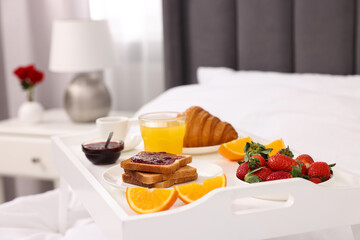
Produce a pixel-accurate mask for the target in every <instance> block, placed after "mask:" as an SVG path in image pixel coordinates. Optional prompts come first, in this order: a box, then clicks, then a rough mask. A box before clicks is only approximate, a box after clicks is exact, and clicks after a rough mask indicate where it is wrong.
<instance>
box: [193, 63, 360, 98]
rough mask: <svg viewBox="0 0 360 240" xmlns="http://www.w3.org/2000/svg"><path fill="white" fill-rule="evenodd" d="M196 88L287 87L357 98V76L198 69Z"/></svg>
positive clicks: (359, 80)
mask: <svg viewBox="0 0 360 240" xmlns="http://www.w3.org/2000/svg"><path fill="white" fill-rule="evenodd" d="M197 77H198V82H199V84H200V85H221V86H234V87H241V88H242V89H245V88H246V87H247V86H254V85H257V86H258V87H259V88H260V87H263V88H266V87H269V86H271V87H274V86H279V87H289V88H292V89H294V88H297V89H301V90H307V91H316V92H319V93H324V94H334V95H342V96H348V97H354V98H360V75H330V74H312V73H280V72H262V71H235V70H233V69H230V68H225V67H199V68H198V70H197Z"/></svg>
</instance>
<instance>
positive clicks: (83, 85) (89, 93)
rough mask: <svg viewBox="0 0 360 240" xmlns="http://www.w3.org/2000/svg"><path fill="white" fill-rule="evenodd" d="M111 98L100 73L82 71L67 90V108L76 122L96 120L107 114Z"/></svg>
mask: <svg viewBox="0 0 360 240" xmlns="http://www.w3.org/2000/svg"><path fill="white" fill-rule="evenodd" d="M110 105H111V99H110V94H109V91H108V89H107V88H106V86H105V84H104V81H103V80H102V78H101V75H100V73H80V74H78V75H76V76H75V77H74V79H73V80H72V81H71V83H70V84H69V86H68V87H67V89H66V92H65V110H66V112H67V113H68V115H69V116H70V118H71V119H72V120H73V121H74V122H94V121H95V120H96V119H97V118H99V117H104V116H107V115H108V113H109V111H110Z"/></svg>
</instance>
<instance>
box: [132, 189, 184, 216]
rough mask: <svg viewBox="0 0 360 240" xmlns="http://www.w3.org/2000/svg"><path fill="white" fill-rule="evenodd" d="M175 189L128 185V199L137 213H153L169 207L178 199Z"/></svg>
mask: <svg viewBox="0 0 360 240" xmlns="http://www.w3.org/2000/svg"><path fill="white" fill-rule="evenodd" d="M177 197H178V193H177V192H176V191H175V189H161V188H152V189H149V188H143V187H127V188H126V200H127V202H128V204H129V206H130V208H131V209H132V210H134V211H135V212H137V213H141V214H144V213H153V212H159V211H164V210H167V209H169V208H170V207H171V206H172V205H173V204H174V203H175V201H176V199H177Z"/></svg>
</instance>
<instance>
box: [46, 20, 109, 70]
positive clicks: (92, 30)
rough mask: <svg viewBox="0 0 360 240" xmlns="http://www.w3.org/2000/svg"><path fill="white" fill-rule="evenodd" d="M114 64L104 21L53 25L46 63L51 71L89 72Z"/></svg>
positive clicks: (79, 21)
mask: <svg viewBox="0 0 360 240" xmlns="http://www.w3.org/2000/svg"><path fill="white" fill-rule="evenodd" d="M114 63H115V55H114V50H113V42H112V39H111V36H110V31H109V27H108V24H107V22H106V21H104V20H101V21H93V20H57V21H54V23H53V29H52V38H51V48H50V60H49V69H50V70H51V71H54V72H90V71H97V70H102V69H104V68H106V67H110V66H112V65H113V64H114Z"/></svg>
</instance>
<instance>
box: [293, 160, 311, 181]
mask: <svg viewBox="0 0 360 240" xmlns="http://www.w3.org/2000/svg"><path fill="white" fill-rule="evenodd" d="M296 162H297V165H296V166H292V167H291V172H290V173H291V175H292V176H293V177H305V174H306V171H307V169H306V167H305V164H303V163H302V162H300V161H296Z"/></svg>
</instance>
